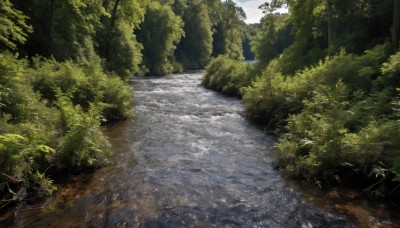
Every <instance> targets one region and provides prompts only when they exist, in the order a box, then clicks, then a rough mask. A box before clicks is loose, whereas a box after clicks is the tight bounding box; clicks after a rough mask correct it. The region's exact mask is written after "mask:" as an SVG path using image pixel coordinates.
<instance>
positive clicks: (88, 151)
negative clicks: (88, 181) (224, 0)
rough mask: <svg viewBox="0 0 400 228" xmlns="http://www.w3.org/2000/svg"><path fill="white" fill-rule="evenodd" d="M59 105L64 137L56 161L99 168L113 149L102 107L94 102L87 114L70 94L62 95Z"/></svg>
mask: <svg viewBox="0 0 400 228" xmlns="http://www.w3.org/2000/svg"><path fill="white" fill-rule="evenodd" d="M57 106H58V108H59V110H60V112H61V121H62V126H63V132H64V136H63V137H62V138H61V140H60V143H59V145H58V147H57V149H58V150H57V153H56V154H55V163H58V164H59V166H60V167H75V168H82V167H95V166H100V165H103V164H104V163H105V162H106V158H107V156H109V155H110V152H111V148H110V145H109V143H108V141H107V139H106V138H105V136H104V135H103V134H102V132H101V131H100V128H99V126H100V123H101V117H100V113H101V110H100V109H99V108H98V106H96V105H90V107H89V110H88V112H87V113H85V112H84V111H83V110H82V108H81V107H80V106H79V105H77V106H74V105H73V104H72V102H71V100H70V99H69V98H68V97H65V96H63V95H59V96H58V101H57Z"/></svg>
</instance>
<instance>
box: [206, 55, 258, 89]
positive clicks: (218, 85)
mask: <svg viewBox="0 0 400 228" xmlns="http://www.w3.org/2000/svg"><path fill="white" fill-rule="evenodd" d="M252 75H253V67H252V66H251V65H250V64H244V63H243V62H241V61H238V60H233V59H230V58H228V57H226V56H219V57H217V58H215V59H213V60H212V61H211V62H210V63H209V64H208V66H207V67H206V69H205V73H204V76H203V78H202V84H203V85H204V86H205V87H207V88H210V89H213V90H216V91H220V92H222V93H224V94H227V95H230V96H237V97H241V92H240V91H241V88H243V87H246V86H248V85H250V83H251V81H252Z"/></svg>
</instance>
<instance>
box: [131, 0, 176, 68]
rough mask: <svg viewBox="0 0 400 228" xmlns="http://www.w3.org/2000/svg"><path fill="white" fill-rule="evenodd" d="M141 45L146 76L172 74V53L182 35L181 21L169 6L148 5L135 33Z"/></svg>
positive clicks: (155, 3) (154, 3)
mask: <svg viewBox="0 0 400 228" xmlns="http://www.w3.org/2000/svg"><path fill="white" fill-rule="evenodd" d="M136 33H137V36H138V40H139V42H140V43H142V44H143V51H142V54H143V62H142V65H143V67H146V68H147V70H146V71H147V73H148V74H155V75H164V74H169V73H172V72H173V70H174V68H173V64H174V61H175V60H174V51H175V49H176V46H177V44H178V43H179V41H180V40H181V37H182V36H183V35H184V31H183V21H182V19H181V18H180V17H179V16H176V15H175V13H174V12H173V11H172V8H171V6H170V5H167V4H162V3H159V2H152V3H151V4H148V6H147V9H146V15H145V19H144V21H143V23H142V24H141V25H140V29H139V30H138V31H137V32H136Z"/></svg>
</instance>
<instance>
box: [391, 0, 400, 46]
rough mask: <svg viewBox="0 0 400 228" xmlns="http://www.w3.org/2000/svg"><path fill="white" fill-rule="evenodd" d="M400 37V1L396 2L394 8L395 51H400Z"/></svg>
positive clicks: (393, 38)
mask: <svg viewBox="0 0 400 228" xmlns="http://www.w3.org/2000/svg"><path fill="white" fill-rule="evenodd" d="M399 35H400V0H394V7H393V37H392V43H393V51H394V52H396V51H397V50H399Z"/></svg>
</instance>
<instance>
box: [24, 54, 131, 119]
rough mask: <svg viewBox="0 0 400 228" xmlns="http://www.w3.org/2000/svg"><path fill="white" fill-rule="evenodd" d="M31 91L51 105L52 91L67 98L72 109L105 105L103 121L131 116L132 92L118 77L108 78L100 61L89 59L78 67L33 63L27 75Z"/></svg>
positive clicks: (46, 62) (54, 94)
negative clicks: (32, 67) (74, 107)
mask: <svg viewBox="0 0 400 228" xmlns="http://www.w3.org/2000/svg"><path fill="white" fill-rule="evenodd" d="M30 74H31V77H32V81H33V85H34V89H35V90H37V91H39V92H40V94H42V96H43V97H44V98H45V99H47V100H50V101H52V102H55V100H56V98H57V96H56V91H57V90H60V91H61V92H62V93H63V94H69V95H70V97H71V101H72V102H73V104H74V105H80V106H81V108H83V110H88V109H89V106H90V104H91V103H101V102H102V103H105V104H106V107H107V108H105V109H104V113H103V115H104V117H105V118H106V119H107V120H108V121H112V120H118V119H125V118H127V117H129V116H130V115H131V113H130V107H131V100H132V97H133V90H132V88H131V87H130V86H129V85H128V84H126V83H125V82H123V81H122V80H121V79H120V78H119V77H118V76H108V75H106V74H105V73H104V71H103V70H102V68H101V65H100V60H98V59H92V60H89V61H86V62H83V63H82V64H81V65H78V64H76V63H74V62H72V61H66V62H63V63H59V62H56V61H55V60H44V61H42V60H40V59H36V60H35V64H34V69H32V70H31V71H30Z"/></svg>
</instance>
